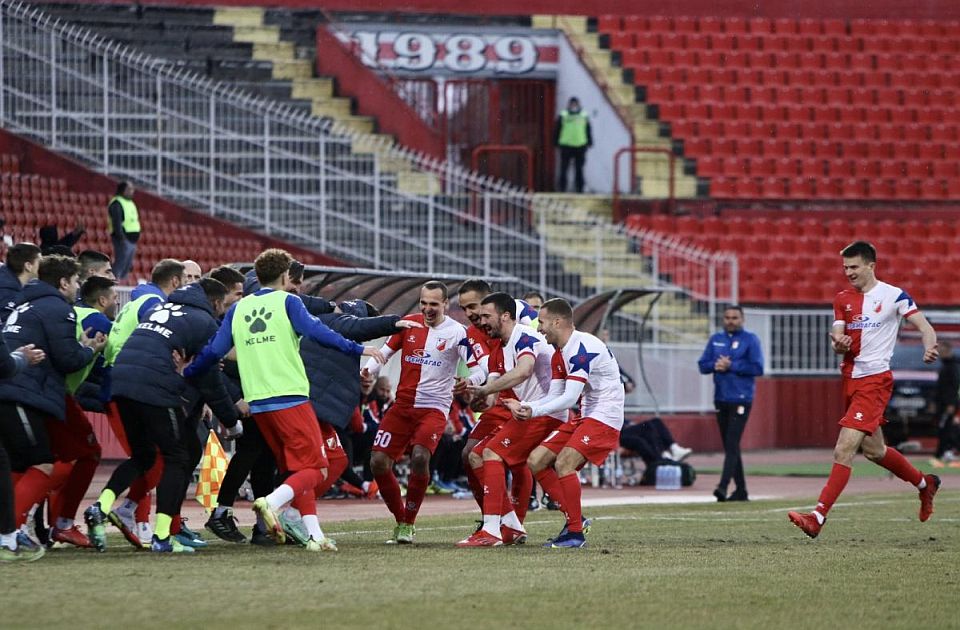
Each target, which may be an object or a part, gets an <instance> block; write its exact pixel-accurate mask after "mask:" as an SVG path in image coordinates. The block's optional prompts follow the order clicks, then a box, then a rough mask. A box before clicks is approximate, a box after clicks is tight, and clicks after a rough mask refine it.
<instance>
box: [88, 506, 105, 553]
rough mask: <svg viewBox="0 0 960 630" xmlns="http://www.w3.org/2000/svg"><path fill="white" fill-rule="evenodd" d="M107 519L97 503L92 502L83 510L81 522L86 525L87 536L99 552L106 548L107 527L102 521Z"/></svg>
mask: <svg viewBox="0 0 960 630" xmlns="http://www.w3.org/2000/svg"><path fill="white" fill-rule="evenodd" d="M106 521H107V518H106V516H104V514H103V511H102V510H101V509H100V504H99V503H94V504H93V505H91V506H90V507H88V508H87V509H86V510H84V511H83V522H84V523H86V525H87V538H88V539H89V540H90V542H91V543H92V544H93V546H94V548H96V550H97V551H99V552H101V553H102V552H104V551H106V550H107V529H106V527H104V523H105V522H106Z"/></svg>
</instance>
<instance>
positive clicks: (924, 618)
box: [0, 490, 960, 630]
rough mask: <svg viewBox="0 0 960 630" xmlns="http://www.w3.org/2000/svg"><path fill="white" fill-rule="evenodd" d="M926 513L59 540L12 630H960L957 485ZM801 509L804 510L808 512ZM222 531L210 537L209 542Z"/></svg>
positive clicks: (4, 591)
mask: <svg viewBox="0 0 960 630" xmlns="http://www.w3.org/2000/svg"><path fill="white" fill-rule="evenodd" d="M937 499H938V500H937V511H936V514H935V515H934V516H933V518H932V519H931V520H930V521H929V522H927V523H923V524H921V523H919V522H918V521H917V516H916V513H917V506H918V502H917V499H916V494H915V493H914V492H911V491H908V490H905V491H904V492H902V493H898V494H890V495H860V496H856V495H851V496H845V497H842V498H841V503H839V504H838V505H837V506H836V507H835V509H834V512H833V514H832V515H831V518H830V521H829V523H828V525H827V526H826V527H825V528H824V530H823V533H822V534H821V535H820V537H819V538H818V539H817V540H809V539H807V538H806V537H805V536H804V535H803V534H802V533H801V532H800V531H799V530H798V529H796V528H795V527H793V526H792V525H790V524H789V523H788V522H787V518H786V512H787V510H788V509H792V508H795V507H797V504H796V503H790V504H788V503H785V502H771V501H757V502H751V503H747V504H725V505H722V506H721V505H717V504H712V505H687V506H682V505H673V506H663V505H651V506H635V507H628V508H592V509H590V510H589V512H590V514H589V515H590V516H592V517H593V518H594V519H595V521H594V528H593V531H592V532H591V534H590V535H589V537H588V540H589V541H590V547H588V548H586V549H582V550H560V549H556V550H554V549H542V548H540V546H539V542H541V541H542V540H543V539H545V538H547V537H548V536H551V535H553V534H555V533H556V531H557V530H558V529H559V527H560V517H559V515H558V514H557V513H556V512H545V511H540V512H534V513H531V514H530V515H529V516H528V519H527V521H528V526H529V529H530V532H531V542H530V543H529V544H527V545H525V546H522V547H505V548H497V549H464V550H461V549H457V548H455V547H454V546H453V543H454V542H455V541H457V540H459V539H460V538H462V537H464V536H465V535H467V534H468V533H469V532H470V531H471V530H472V524H471V523H469V522H467V520H466V519H465V518H463V517H435V518H424V519H422V521H421V522H420V523H419V524H418V532H417V540H418V544H417V545H416V546H414V547H407V546H404V547H395V546H385V545H384V544H383V541H384V540H385V539H386V538H387V535H388V531H389V529H390V528H391V526H390V523H389V522H388V521H387V520H376V521H354V522H347V523H327V524H325V529H326V531H327V532H328V534H331V535H333V534H335V537H336V538H337V540H338V543H339V545H340V552H338V553H336V554H330V553H324V554H308V553H307V552H305V551H302V550H300V549H296V548H293V547H285V548H276V549H259V548H251V547H249V546H234V545H228V544H226V543H219V542H217V543H215V544H214V545H211V547H209V548H208V549H206V550H204V551H202V552H201V553H198V554H194V555H193V556H157V555H154V554H149V553H145V552H135V551H133V550H132V549H130V548H129V547H127V546H126V545H125V543H123V542H122V540H121V539H120V538H119V537H115V536H112V537H111V540H110V543H111V548H110V549H109V550H108V552H107V553H105V554H102V555H98V554H96V553H94V552H89V551H81V550H75V549H64V550H53V551H51V552H50V553H49V554H48V555H47V557H46V558H44V559H43V560H41V561H40V562H37V563H34V564H30V565H15V566H2V567H0V584H2V588H0V627H3V628H14V627H16V628H38V627H54V626H56V627H70V628H86V627H104V626H117V627H140V628H165V629H168V630H169V629H170V628H180V627H187V626H194V627H206V628H220V627H230V628H248V627H259V628H274V627H276V628H280V627H285V628H289V627H298V628H299V627H314V628H323V629H328V628H329V629H333V628H426V629H428V630H434V629H436V630H439V629H440V628H447V627H457V628H466V627H483V626H486V627H516V628H541V627H542V628H547V627H549V628H639V627H645V628H734V627H736V628H784V627H796V628H801V627H802V628H810V627H811V626H825V627H864V628H869V627H879V628H946V627H958V625H960V616H958V615H960V612H958V609H957V607H956V595H957V593H958V592H960V494H958V493H956V491H953V492H951V491H949V490H945V491H941V493H940V494H939V495H938V497H937ZM803 507H804V509H807V508H809V505H804V506H803ZM208 538H212V536H208Z"/></svg>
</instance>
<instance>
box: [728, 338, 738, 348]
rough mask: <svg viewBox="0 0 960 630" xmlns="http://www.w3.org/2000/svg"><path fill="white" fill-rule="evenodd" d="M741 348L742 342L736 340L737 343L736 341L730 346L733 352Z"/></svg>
mask: <svg viewBox="0 0 960 630" xmlns="http://www.w3.org/2000/svg"><path fill="white" fill-rule="evenodd" d="M739 347H740V340H739V339H738V340H736V341H734V342H733V343H732V344H730V349H731V350H736V349H737V348H739Z"/></svg>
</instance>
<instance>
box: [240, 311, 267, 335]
mask: <svg viewBox="0 0 960 630" xmlns="http://www.w3.org/2000/svg"><path fill="white" fill-rule="evenodd" d="M271 317H273V313H268V312H267V309H266V308H265V307H260V310H256V309H254V311H253V312H252V313H250V314H249V315H244V316H243V321H245V322H247V323H248V324H250V332H251V333H253V334H257V333H262V332H263V331H265V330H266V329H267V322H268V321H270V318H271Z"/></svg>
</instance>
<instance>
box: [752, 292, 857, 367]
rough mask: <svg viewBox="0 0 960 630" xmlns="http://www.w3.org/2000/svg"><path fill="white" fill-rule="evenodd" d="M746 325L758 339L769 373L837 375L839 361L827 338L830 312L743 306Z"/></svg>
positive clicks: (831, 316) (831, 320)
mask: <svg viewBox="0 0 960 630" xmlns="http://www.w3.org/2000/svg"><path fill="white" fill-rule="evenodd" d="M744 321H745V322H746V324H745V327H746V328H747V329H748V330H750V331H752V332H753V333H755V334H756V335H757V336H758V337H759V338H760V346H761V347H762V348H763V359H764V366H763V371H764V374H766V375H768V376H786V375H806V376H821V375H835V374H838V373H839V372H838V370H839V367H838V366H839V365H840V360H839V357H838V356H837V355H836V354H835V353H834V352H833V350H831V348H830V344H829V343H828V341H827V336H828V335H829V333H830V326H831V325H832V324H833V312H832V311H829V310H802V309H761V308H747V309H744Z"/></svg>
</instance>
